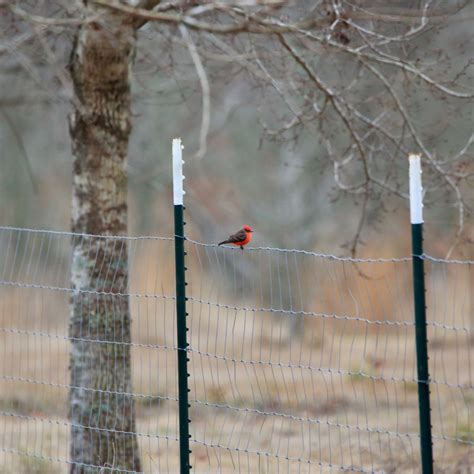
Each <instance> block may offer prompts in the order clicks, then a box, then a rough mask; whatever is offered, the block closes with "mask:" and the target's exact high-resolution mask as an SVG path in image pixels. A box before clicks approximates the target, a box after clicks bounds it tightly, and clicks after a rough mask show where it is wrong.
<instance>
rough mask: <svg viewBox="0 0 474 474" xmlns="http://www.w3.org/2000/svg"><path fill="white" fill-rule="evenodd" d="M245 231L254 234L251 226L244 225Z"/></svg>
mask: <svg viewBox="0 0 474 474" xmlns="http://www.w3.org/2000/svg"><path fill="white" fill-rule="evenodd" d="M244 230H245V232H253V229H252V227H250V226H249V225H244Z"/></svg>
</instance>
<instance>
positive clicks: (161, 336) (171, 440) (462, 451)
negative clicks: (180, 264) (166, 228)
mask: <svg viewBox="0 0 474 474" xmlns="http://www.w3.org/2000/svg"><path fill="white" fill-rule="evenodd" d="M97 239H102V240H103V246H102V248H103V249H104V252H103V253H102V254H100V255H99V254H97V255H96V256H95V258H94V259H93V263H92V264H93V266H94V270H95V271H96V274H97V275H98V276H99V278H95V279H94V283H93V284H92V283H91V282H89V283H87V282H85V284H83V285H82V287H81V288H75V287H73V286H72V285H71V271H72V262H73V258H74V255H73V249H77V248H79V249H81V250H83V251H87V250H88V249H89V248H93V244H94V242H95V241H96V240H97ZM123 248H126V254H127V255H128V269H129V275H130V277H129V283H128V285H127V286H126V287H118V288H117V287H114V288H113V289H111V288H109V287H108V286H107V285H105V284H102V283H101V282H102V281H104V282H105V281H107V280H111V279H112V280H113V279H114V272H116V271H117V268H118V264H119V262H118V261H117V259H119V258H120V255H122V252H121V249H123ZM186 251H187V252H188V255H187V267H188V270H187V281H188V287H187V295H188V301H187V310H188V312H189V318H188V324H189V347H188V348H187V352H188V357H189V359H190V362H189V366H188V370H189V373H190V379H189V387H190V389H191V391H190V394H189V397H190V400H189V402H190V405H191V406H190V418H191V420H192V421H191V424H190V433H191V439H190V443H191V449H192V454H191V464H192V466H193V471H195V472H243V473H244V472H245V473H247V472H262V473H273V472H288V473H293V472H301V473H306V472H308V473H309V472H333V471H339V470H341V471H346V470H347V471H353V472H405V471H418V470H419V462H420V461H419V460H420V452H419V450H420V447H419V445H420V439H419V427H418V400H417V382H418V381H417V376H416V359H415V355H416V353H415V339H414V336H415V327H414V323H413V313H412V311H413V309H412V308H413V297H412V287H411V284H412V283H411V282H412V277H411V260H412V259H411V257H410V256H408V257H402V258H381V259H377V258H373V259H360V258H357V259H353V258H346V257H339V256H336V255H325V254H321V253H316V252H309V251H302V250H298V249H289V250H288V249H274V248H268V247H260V248H251V249H247V248H246V249H245V250H244V251H241V250H240V249H239V248H230V247H217V246H215V245H210V244H204V243H200V242H196V241H193V240H190V239H187V241H186ZM123 254H124V253H123ZM423 258H424V259H425V270H426V282H427V284H426V288H427V304H428V312H427V316H428V322H427V324H428V337H429V353H430V376H431V380H430V382H429V383H430V389H431V398H432V412H433V413H432V420H433V442H434V459H435V466H436V468H438V469H440V470H447V471H448V472H449V469H455V470H456V469H457V472H461V471H462V469H464V468H466V469H467V468H468V466H470V465H471V464H472V462H473V459H472V456H473V450H474V447H473V445H474V419H473V412H472V409H473V404H474V381H473V369H474V359H473V352H472V351H473V349H472V348H471V346H472V342H473V332H472V328H473V326H474V306H473V302H472V298H473V296H472V293H473V288H474V286H473V282H474V274H473V272H474V265H473V262H472V261H469V260H467V261H463V260H461V261H460V260H443V259H438V258H435V257H432V256H429V255H424V256H423ZM90 297H93V298H94V299H93V300H92V301H96V302H97V304H100V302H101V301H108V302H110V301H121V300H123V299H124V298H126V299H128V300H129V303H130V312H131V317H132V334H131V337H130V338H128V339H127V337H126V336H125V335H124V334H122V333H121V332H120V331H118V332H117V333H114V334H113V337H110V335H109V336H108V337H107V338H101V337H98V335H97V334H96V332H94V331H93V328H92V327H91V325H90V322H89V321H84V322H83V325H82V326H81V327H82V330H81V333H80V334H79V335H77V334H76V335H71V333H70V330H69V324H70V323H69V320H70V311H71V303H72V302H75V304H77V303H78V302H81V301H84V302H85V301H88V303H87V304H91V303H90ZM175 303H176V301H175V288H174V237H173V236H172V237H151V236H150V237H146V236H145V237H142V236H138V237H127V236H96V235H87V234H77V233H70V232H58V231H48V230H34V229H20V228H12V227H0V351H1V360H0V419H1V422H0V446H1V450H0V472H4V471H5V472H52V473H55V472H67V471H68V470H69V466H70V465H71V464H77V465H78V466H82V467H83V468H84V469H89V470H92V472H94V470H96V471H97V472H108V471H110V472H135V471H131V470H129V469H123V468H121V467H120V466H112V467H111V466H106V467H103V466H96V465H94V464H87V463H80V462H77V461H74V460H72V459H71V455H70V446H71V443H72V442H73V440H72V438H71V430H73V429H75V428H76V429H77V428H81V429H87V430H89V431H90V432H91V433H93V432H104V431H105V432H107V433H108V434H122V435H124V436H135V437H136V438H137V442H138V449H139V455H140V459H141V468H142V470H143V472H147V473H158V472H160V473H161V472H169V473H173V472H177V471H178V470H179V443H178V391H177V375H178V374H177V357H176V353H177V342H176V321H175ZM84 304H85V303H84ZM112 307H113V306H112ZM93 309H94V308H93V305H92V304H91V308H90V312H91V314H92V313H93ZM75 343H81V344H87V345H88V347H91V348H93V347H95V346H97V345H98V346H106V347H109V348H113V347H117V348H118V347H128V348H129V349H130V351H131V358H132V372H131V373H132V377H131V378H132V383H131V384H130V385H129V386H128V387H120V386H118V387H112V386H111V387H109V388H106V389H104V388H103V387H99V386H96V385H94V383H90V384H88V385H81V386H76V385H73V384H72V383H71V375H70V373H69V358H70V354H71V350H72V348H73V347H74V346H73V345H74V344H75ZM111 354H115V352H114V351H113V350H112V351H111ZM110 357H113V355H111V356H110ZM96 362H97V363H100V362H101V361H96ZM114 363H115V364H116V368H117V369H120V367H121V365H122V364H123V361H121V360H120V359H116V360H115V361H114ZM78 390H82V391H85V392H90V393H92V394H94V396H97V397H102V399H103V400H107V399H108V397H109V398H110V397H112V396H119V397H124V399H126V400H131V401H132V402H131V403H133V404H134V407H135V413H136V425H135V428H134V429H133V431H131V432H129V431H127V430H122V429H121V427H120V425H119V424H118V423H115V424H114V423H108V424H106V426H101V425H100V424H98V423H97V420H95V419H94V417H92V416H90V414H87V413H85V414H84V417H83V419H82V421H81V422H80V423H77V422H76V421H72V419H71V418H70V416H69V413H70V407H69V401H68V397H69V393H70V392H71V391H78Z"/></svg>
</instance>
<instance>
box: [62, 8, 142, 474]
mask: <svg viewBox="0 0 474 474" xmlns="http://www.w3.org/2000/svg"><path fill="white" fill-rule="evenodd" d="M88 13H91V12H88ZM135 41H136V36H135V31H134V28H133V26H132V25H130V24H128V23H127V21H126V19H124V18H122V17H121V16H119V15H116V14H113V13H111V12H109V11H107V10H101V11H100V16H98V20H97V22H94V23H89V24H85V25H84V26H82V27H81V29H80V30H79V31H78V34H77V37H76V40H75V45H74V48H73V51H72V56H71V62H70V72H71V76H72V79H73V83H74V101H73V111H72V113H71V115H70V134H71V139H72V147H73V155H74V168H73V200H72V230H73V232H78V233H87V234H94V235H106V236H107V235H124V234H126V232H127V174H126V161H127V148H128V139H129V134H130V68H131V62H132V58H133V51H134V47H135ZM71 278H72V287H73V290H74V291H73V296H72V298H71V319H70V337H71V356H70V371H71V389H70V420H71V424H72V428H71V440H70V460H71V464H70V472H71V473H74V474H76V473H86V472H87V473H90V472H102V471H101V469H100V468H103V467H105V468H107V467H108V468H115V469H122V470H128V471H140V470H141V469H140V460H139V452H138V443H137V438H136V435H135V434H134V432H135V431H136V429H135V412H134V401H133V397H131V396H130V395H129V394H130V393H131V392H132V384H131V347H130V341H131V334H130V329H131V328H130V326H131V321H130V305H129V298H128V296H127V293H128V286H129V285H128V254H127V245H126V241H124V240H122V239H106V238H98V237H81V238H77V237H75V238H74V239H73V262H72V276H71Z"/></svg>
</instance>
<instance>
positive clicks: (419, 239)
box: [409, 154, 433, 474]
mask: <svg viewBox="0 0 474 474" xmlns="http://www.w3.org/2000/svg"><path fill="white" fill-rule="evenodd" d="M409 160H410V219H411V236H412V260H413V295H414V310H415V331H416V359H417V373H418V403H419V417H420V448H421V466H422V472H423V474H432V473H433V442H432V436H431V408H430V385H429V383H430V380H429V379H430V377H429V371H428V336H427V330H426V301H425V270H424V260H423V187H422V184H421V158H420V155H415V154H412V155H410V156H409Z"/></svg>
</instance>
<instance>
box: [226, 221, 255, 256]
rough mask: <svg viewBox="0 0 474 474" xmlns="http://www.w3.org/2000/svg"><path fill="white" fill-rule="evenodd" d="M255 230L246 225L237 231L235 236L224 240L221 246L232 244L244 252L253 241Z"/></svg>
mask: <svg viewBox="0 0 474 474" xmlns="http://www.w3.org/2000/svg"><path fill="white" fill-rule="evenodd" d="M252 232H253V229H252V227H250V226H249V225H244V226H243V227H242V229H240V230H239V231H237V232H236V233H235V234H232V235H229V237H228V239H227V240H223V241H222V242H220V243H219V245H224V244H232V245H235V246H236V247H240V248H241V249H242V250H243V249H244V246H245V245H247V244H248V243H249V242H250V241H251V240H252Z"/></svg>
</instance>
